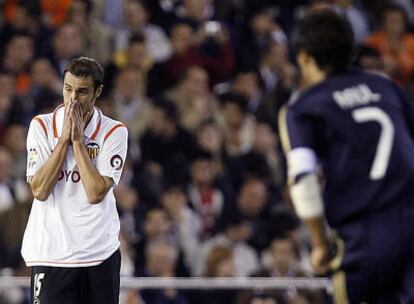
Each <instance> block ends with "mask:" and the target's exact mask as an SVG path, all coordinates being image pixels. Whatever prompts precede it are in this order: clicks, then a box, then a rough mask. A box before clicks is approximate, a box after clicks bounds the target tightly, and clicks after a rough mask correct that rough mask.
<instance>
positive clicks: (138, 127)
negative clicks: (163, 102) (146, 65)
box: [111, 67, 152, 146]
mask: <svg viewBox="0 0 414 304" xmlns="http://www.w3.org/2000/svg"><path fill="white" fill-rule="evenodd" d="M111 98H112V103H113V107H114V114H115V115H116V116H115V117H117V118H118V119H119V120H122V121H124V122H125V124H126V125H127V126H128V129H129V131H130V134H131V139H132V141H131V143H132V146H134V144H136V143H138V142H139V140H140V138H141V136H142V135H143V133H144V132H145V131H146V129H147V127H148V125H149V123H150V119H151V111H152V106H151V103H150V101H149V99H148V98H147V96H146V95H145V83H144V79H143V75H142V73H141V71H140V70H138V69H136V68H134V67H125V68H123V69H121V70H120V71H119V73H118V75H117V76H116V78H115V85H114V88H113V90H112V96H111Z"/></svg>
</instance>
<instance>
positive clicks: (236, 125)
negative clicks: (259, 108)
mask: <svg viewBox="0 0 414 304" xmlns="http://www.w3.org/2000/svg"><path fill="white" fill-rule="evenodd" d="M220 103H221V113H220V114H221V115H220V117H219V118H220V119H219V123H220V128H221V132H222V134H223V135H224V151H225V153H226V155H227V156H228V157H236V156H240V155H242V154H245V153H247V152H248V151H250V149H251V148H252V144H253V133H254V125H255V119H254V116H253V115H251V114H250V113H249V111H248V100H247V99H246V98H245V97H244V96H243V95H240V94H237V93H226V94H223V95H222V96H220Z"/></svg>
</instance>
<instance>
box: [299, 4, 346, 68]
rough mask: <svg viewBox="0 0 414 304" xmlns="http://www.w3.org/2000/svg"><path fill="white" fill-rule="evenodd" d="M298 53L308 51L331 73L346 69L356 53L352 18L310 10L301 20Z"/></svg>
mask: <svg viewBox="0 0 414 304" xmlns="http://www.w3.org/2000/svg"><path fill="white" fill-rule="evenodd" d="M295 49H296V52H300V51H305V52H306V53H307V54H309V55H310V56H312V57H313V58H314V59H315V61H316V63H317V65H318V66H319V68H321V69H324V70H326V71H327V72H328V73H329V74H335V73H338V72H342V71H344V70H346V69H347V68H348V67H349V66H350V64H351V61H352V57H353V53H354V35H353V32H352V28H351V26H350V24H349V23H348V21H346V20H345V19H344V18H342V17H341V16H339V15H338V14H336V13H335V12H333V11H331V10H328V9H326V10H321V11H316V12H313V13H310V14H309V15H307V16H305V17H304V18H303V19H302V20H301V21H300V23H299V25H298V28H297V32H296V37H295Z"/></svg>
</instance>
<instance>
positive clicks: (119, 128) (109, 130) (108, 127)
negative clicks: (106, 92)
mask: <svg viewBox="0 0 414 304" xmlns="http://www.w3.org/2000/svg"><path fill="white" fill-rule="evenodd" d="M102 131H103V138H104V141H106V140H107V139H108V138H109V137H111V136H116V135H117V134H124V135H125V134H126V135H128V128H127V126H126V125H125V124H124V123H123V122H121V121H118V120H115V119H113V118H110V117H108V116H106V115H104V114H102Z"/></svg>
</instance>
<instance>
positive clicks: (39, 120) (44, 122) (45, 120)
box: [30, 113, 53, 137]
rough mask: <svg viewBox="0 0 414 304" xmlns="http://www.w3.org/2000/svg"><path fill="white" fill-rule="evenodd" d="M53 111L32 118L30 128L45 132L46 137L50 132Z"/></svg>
mask: <svg viewBox="0 0 414 304" xmlns="http://www.w3.org/2000/svg"><path fill="white" fill-rule="evenodd" d="M52 122H53V113H48V114H39V115H36V116H34V117H33V118H32V120H31V122H30V128H32V129H38V130H41V131H42V132H44V133H45V135H46V137H48V134H50V133H51V126H52Z"/></svg>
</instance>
